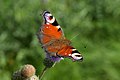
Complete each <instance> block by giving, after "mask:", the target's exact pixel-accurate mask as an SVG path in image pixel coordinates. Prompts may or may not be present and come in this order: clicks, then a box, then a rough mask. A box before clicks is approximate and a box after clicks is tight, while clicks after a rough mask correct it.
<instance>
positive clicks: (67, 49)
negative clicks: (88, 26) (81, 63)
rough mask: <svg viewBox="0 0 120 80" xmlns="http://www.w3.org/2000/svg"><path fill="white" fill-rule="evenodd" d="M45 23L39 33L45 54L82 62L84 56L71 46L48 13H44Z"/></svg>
mask: <svg viewBox="0 0 120 80" xmlns="http://www.w3.org/2000/svg"><path fill="white" fill-rule="evenodd" d="M43 19H44V23H43V25H42V26H41V27H40V30H39V32H38V39H39V41H40V43H41V44H42V47H43V49H44V50H45V52H46V53H47V54H48V55H49V56H51V57H53V56H54V57H68V58H72V60H73V61H78V60H82V59H83V57H82V55H81V54H80V53H79V52H78V51H77V50H76V49H75V48H74V47H72V46H71V41H70V40H68V39H66V38H65V36H64V33H63V30H62V28H61V27H60V25H59V24H58V23H57V20H56V19H55V17H54V16H53V15H52V14H51V13H50V12H48V11H45V12H44V13H43Z"/></svg>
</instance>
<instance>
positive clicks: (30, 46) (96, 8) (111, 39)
mask: <svg viewBox="0 0 120 80" xmlns="http://www.w3.org/2000/svg"><path fill="white" fill-rule="evenodd" d="M43 10H49V11H50V12H51V13H52V14H53V15H54V16H55V17H56V18H57V20H58V22H59V24H60V25H61V27H62V28H63V30H64V33H65V36H66V37H67V38H68V39H72V40H71V41H72V45H73V46H74V47H75V48H77V49H78V50H79V51H80V52H81V53H82V55H83V57H84V61H83V62H72V61H71V60H70V59H64V60H63V61H61V62H60V63H57V64H56V65H55V67H53V68H51V69H49V70H48V71H47V73H46V74H45V75H44V77H43V80H120V0H54V1H53V0H0V80H11V75H12V74H13V72H14V71H16V70H18V69H19V68H20V67H21V66H22V65H24V64H32V65H33V66H35V68H36V69H37V75H39V74H40V72H41V71H42V69H43V68H44V66H43V64H42V61H43V59H44V57H45V54H44V51H43V50H42V49H41V46H40V43H39V42H38V39H37V36H36V33H37V31H38V29H39V27H40V26H41V24H42V17H41V16H40V13H42V12H43ZM78 34H79V35H78ZM76 35H78V36H76ZM74 36H76V37H74Z"/></svg>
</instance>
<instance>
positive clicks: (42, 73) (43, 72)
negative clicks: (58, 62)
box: [40, 67, 48, 80]
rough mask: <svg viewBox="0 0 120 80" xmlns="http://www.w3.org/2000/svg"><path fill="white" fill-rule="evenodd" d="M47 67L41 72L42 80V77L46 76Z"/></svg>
mask: <svg viewBox="0 0 120 80" xmlns="http://www.w3.org/2000/svg"><path fill="white" fill-rule="evenodd" d="M47 69H48V68H47V67H45V68H44V69H43V71H42V72H41V74H40V80H41V79H42V77H43V75H44V74H45V72H46V71H47Z"/></svg>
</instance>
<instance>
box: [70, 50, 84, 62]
mask: <svg viewBox="0 0 120 80" xmlns="http://www.w3.org/2000/svg"><path fill="white" fill-rule="evenodd" d="M69 56H70V57H71V58H72V60H73V61H83V57H82V55H81V54H80V53H79V52H78V51H77V50H76V49H73V50H72V54H70V55H69Z"/></svg>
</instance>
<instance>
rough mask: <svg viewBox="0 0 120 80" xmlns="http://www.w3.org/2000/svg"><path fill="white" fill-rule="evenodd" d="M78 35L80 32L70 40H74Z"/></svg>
mask: <svg viewBox="0 0 120 80" xmlns="http://www.w3.org/2000/svg"><path fill="white" fill-rule="evenodd" d="M78 35H80V33H78V34H77V35H75V36H73V37H72V38H71V39H70V40H73V39H74V38H75V37H77V36H78Z"/></svg>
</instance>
